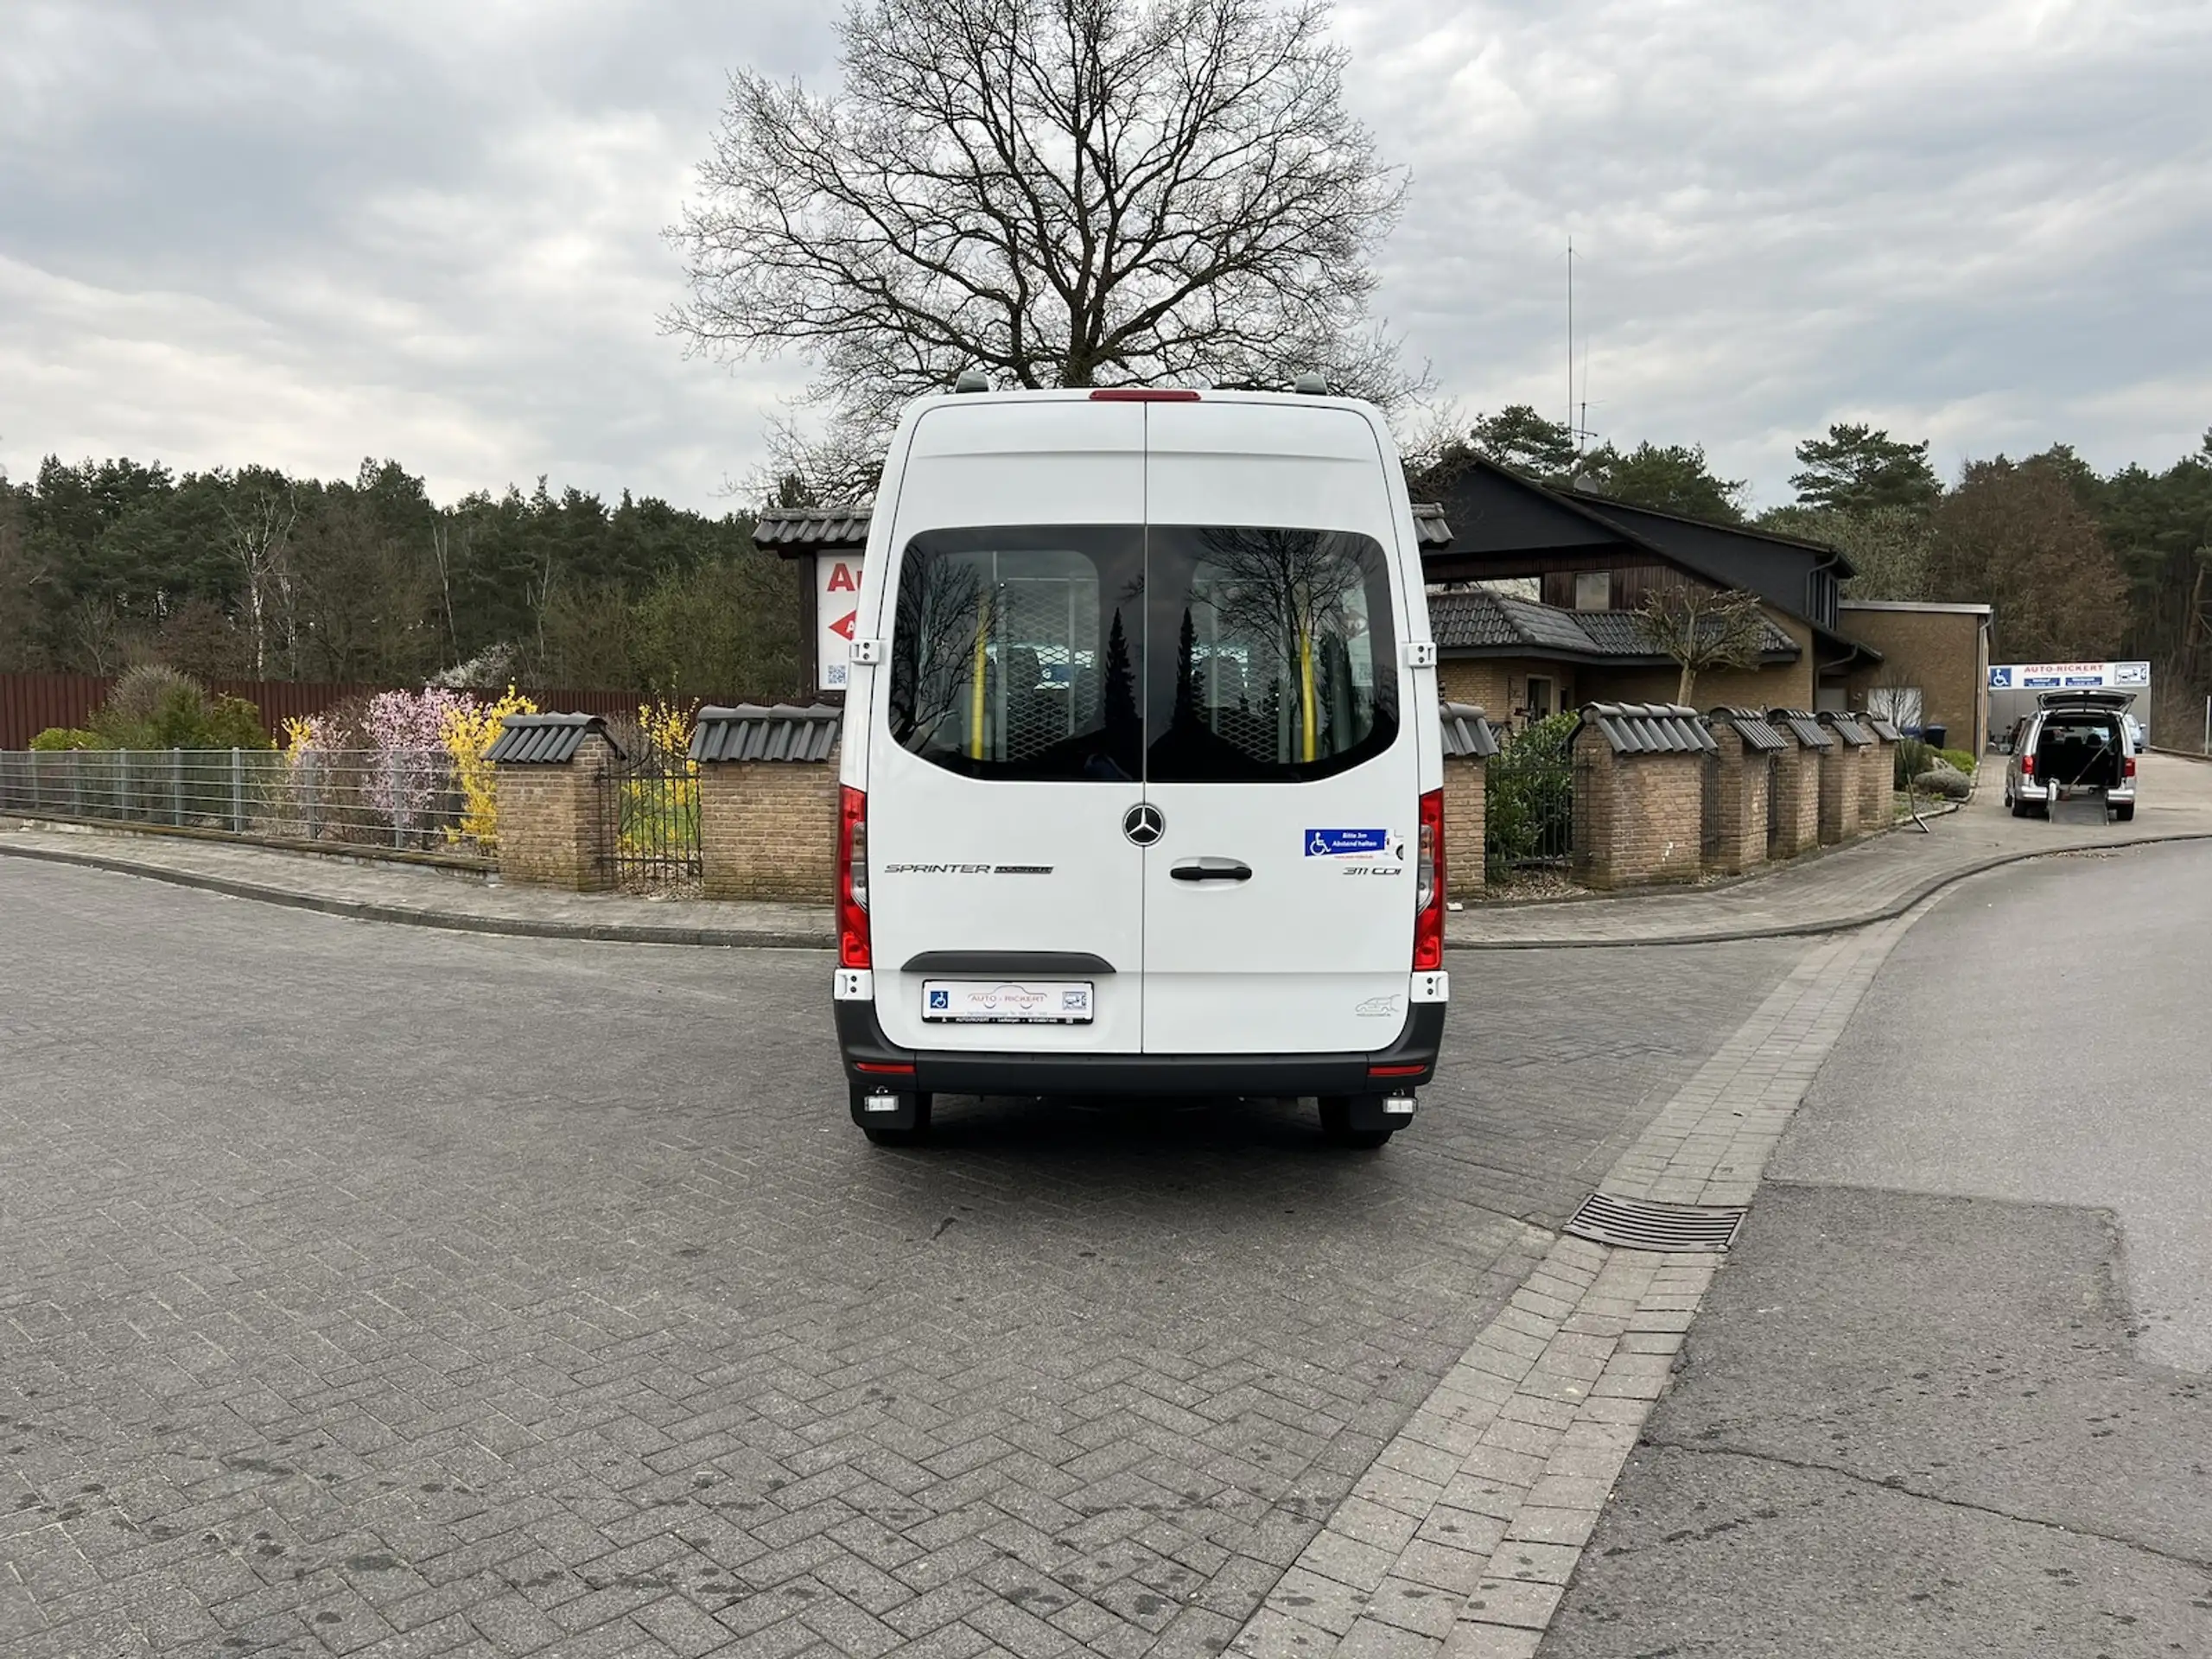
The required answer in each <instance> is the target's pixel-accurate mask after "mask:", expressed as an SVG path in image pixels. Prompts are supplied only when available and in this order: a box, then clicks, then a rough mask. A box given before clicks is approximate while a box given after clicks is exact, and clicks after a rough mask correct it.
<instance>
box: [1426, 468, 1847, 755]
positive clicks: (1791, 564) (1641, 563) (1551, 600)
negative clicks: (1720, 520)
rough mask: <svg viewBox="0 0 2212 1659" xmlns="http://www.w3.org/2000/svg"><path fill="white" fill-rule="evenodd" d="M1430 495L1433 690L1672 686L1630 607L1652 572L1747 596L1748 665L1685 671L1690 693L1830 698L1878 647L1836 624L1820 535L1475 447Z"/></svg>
mask: <svg viewBox="0 0 2212 1659" xmlns="http://www.w3.org/2000/svg"><path fill="white" fill-rule="evenodd" d="M1439 495H1440V499H1439V500H1438V502H1437V503H1436V506H1437V509H1438V511H1439V513H1440V517H1441V518H1442V520H1443V522H1444V523H1445V524H1446V525H1447V526H1448V528H1449V531H1450V539H1449V540H1448V541H1446V542H1444V543H1441V544H1437V543H1428V544H1427V545H1425V546H1424V547H1423V549H1422V556H1421V558H1422V564H1423V567H1424V569H1426V570H1427V575H1428V578H1429V614H1430V617H1431V619H1432V620H1433V622H1434V624H1435V626H1436V629H1437V639H1438V644H1439V654H1440V657H1441V658H1442V659H1443V677H1444V684H1445V690H1446V696H1450V697H1452V698H1455V699H1458V700H1460V701H1464V702H1479V703H1481V704H1482V705H1483V706H1484V708H1486V709H1490V710H1491V711H1492V713H1493V715H1497V716H1500V717H1501V718H1502V719H1503V721H1505V722H1506V723H1510V724H1511V725H1515V726H1518V725H1520V724H1522V723H1523V722H1524V721H1527V720H1529V719H1532V718H1538V717H1541V715H1545V714H1548V713H1552V712H1555V711H1557V710H1559V709H1568V708H1574V707H1577V706H1579V705H1580V704H1582V703H1585V702H1672V701H1674V699H1675V694H1676V692H1677V691H1678V690H1679V689H1680V670H1679V669H1678V668H1677V666H1676V665H1675V663H1674V662H1673V661H1672V660H1671V659H1670V658H1668V657H1667V656H1666V655H1665V654H1664V653H1663V652H1659V651H1657V650H1656V648H1655V647H1654V645H1652V643H1651V641H1650V639H1649V637H1648V635H1647V633H1646V631H1645V628H1644V624H1643V618H1642V616H1641V615H1639V614H1638V608H1637V607H1640V606H1641V605H1642V604H1643V601H1644V600H1645V599H1646V598H1647V597H1648V596H1649V594H1652V593H1653V592H1654V591H1656V590H1658V589H1661V588H1672V587H1694V588H1706V589H1709V590H1713V591H1719V590H1722V589H1730V588H1732V589H1739V590H1743V591H1746V592H1750V593H1752V594H1757V595H1758V599H1759V606H1760V610H1761V613H1762V618H1763V625H1764V635H1765V637H1764V641H1763V643H1762V648H1761V650H1760V652H1759V662H1758V666H1757V667H1755V668H1745V669H1709V670H1707V671H1704V672H1703V673H1700V675H1699V676H1698V678H1697V683H1696V686H1695V687H1694V692H1693V696H1694V700H1695V701H1696V702H1697V703H1698V704H1699V705H1700V707H1707V706H1710V705H1713V704H1715V703H1740V704H1745V705H1749V706H1752V707H1757V708H1773V707H1777V706H1780V707H1789V708H1805V709H1815V708H1834V709H1841V708H1843V707H1844V706H1845V699H1846V697H1847V692H1848V689H1849V686H1850V684H1851V681H1852V677H1853V675H1854V674H1856V675H1858V676H1859V677H1860V678H1861V679H1863V678H1864V677H1866V673H1867V672H1868V671H1871V670H1872V667H1873V666H1874V665H1875V664H1878V663H1879V662H1880V661H1881V653H1880V652H1878V651H1876V650H1874V649H1872V647H1871V646H1868V645H1865V644H1863V643H1862V642H1860V641H1859V640H1856V639H1852V638H1850V637H1849V636H1848V635H1846V634H1845V633H1843V632H1841V631H1840V628H1839V626H1838V620H1839V607H1838V591H1839V584H1840V582H1842V581H1843V580H1844V579H1845V578H1847V577H1848V576H1850V575H1853V569H1852V566H1851V563H1850V561H1849V560H1848V559H1847V558H1846V557H1845V556H1843V555H1842V554H1841V553H1840V552H1838V551H1836V550H1834V549H1833V548H1829V547H1824V546H1821V544H1819V543H1814V542H1806V541H1801V540H1799V539H1797V538H1796V537H1789V536H1780V535H1776V534H1774V533H1772V532H1770V531H1762V530H1755V529H1752V528H1751V527H1750V526H1748V525H1741V524H1711V523H1707V522H1706V521H1704V520H1701V519H1696V518H1686V517H1684V516H1682V515H1681V514H1679V513H1670V512H1655V511H1653V510H1652V509H1650V508H1648V507H1635V506H1629V505H1624V504H1623V503H1621V502H1618V501H1612V500H1610V499H1606V498H1605V497H1603V496H1599V495H1592V494H1587V493H1583V492H1581V491H1579V490H1576V491H1568V490H1560V489H1554V488H1551V487H1549V486H1546V485H1542V484H1539V483H1537V482H1535V480H1531V479H1527V478H1523V477H1522V476H1521V475H1520V474H1517V473H1515V472H1512V471H1510V469H1508V468H1506V467H1500V466H1497V465H1496V464H1494V463H1492V462H1491V461H1483V460H1480V459H1472V460H1470V461H1468V462H1467V463H1466V464H1465V466H1464V467H1462V468H1461V469H1460V470H1459V472H1458V474H1456V475H1455V476H1454V477H1452V479H1451V480H1448V481H1447V482H1446V484H1445V485H1443V486H1442V487H1441V488H1440V491H1439ZM1476 595H1484V596H1485V597H1483V598H1476V597H1475V596H1476ZM1447 618H1449V619H1451V620H1450V623H1449V626H1450V638H1451V640H1452V643H1449V644H1447V643H1446V619H1447Z"/></svg>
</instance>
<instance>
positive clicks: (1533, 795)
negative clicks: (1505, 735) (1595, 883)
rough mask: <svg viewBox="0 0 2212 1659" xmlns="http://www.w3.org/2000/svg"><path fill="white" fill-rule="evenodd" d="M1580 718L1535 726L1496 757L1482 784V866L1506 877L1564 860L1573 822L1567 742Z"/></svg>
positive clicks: (1562, 716) (1566, 717)
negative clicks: (1521, 868)
mask: <svg viewBox="0 0 2212 1659" xmlns="http://www.w3.org/2000/svg"><path fill="white" fill-rule="evenodd" d="M1579 723H1580V716H1579V715H1575V714H1573V713H1572V712H1569V713H1566V714H1558V715H1552V716H1551V717H1550V718H1549V719H1548V720H1539V721H1532V722H1531V723H1530V724H1529V725H1528V726H1526V727H1524V728H1522V731H1521V733H1520V734H1519V735H1518V736H1516V737H1515V738H1513V739H1512V740H1511V741H1510V742H1507V743H1506V744H1504V745H1503V747H1500V749H1499V750H1498V752H1497V753H1496V754H1495V755H1493V756H1491V760H1490V764H1489V766H1487V767H1486V768H1485V770H1484V778H1483V795H1484V802H1483V861H1484V863H1485V864H1486V865H1488V866H1489V868H1490V869H1491V871H1492V872H1493V873H1499V874H1502V873H1503V872H1504V871H1506V870H1509V869H1511V868H1513V867H1514V866H1516V865H1518V864H1525V863H1527V862H1529V861H1530V860H1532V859H1535V858H1539V857H1544V856H1553V857H1558V856H1563V855H1565V854H1566V852H1567V839H1568V824H1569V822H1570V820H1571V819H1572V817H1573V809H1574V782H1573V772H1572V771H1571V770H1570V766H1569V760H1568V756H1567V740H1568V739H1569V738H1571V737H1572V736H1573V734H1574V728H1575V727H1576V726H1577V725H1578V724H1579Z"/></svg>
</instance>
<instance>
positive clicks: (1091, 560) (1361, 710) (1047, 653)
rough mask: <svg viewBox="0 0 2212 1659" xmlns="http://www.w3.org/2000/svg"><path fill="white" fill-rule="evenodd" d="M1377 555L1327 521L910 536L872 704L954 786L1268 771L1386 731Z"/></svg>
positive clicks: (1341, 753)
mask: <svg viewBox="0 0 2212 1659" xmlns="http://www.w3.org/2000/svg"><path fill="white" fill-rule="evenodd" d="M1397 683H1398V675H1397V645H1396V636H1395V630H1394V629H1393V627H1392V626H1391V620H1390V588H1389V566H1388V563H1387V562H1386V560H1385V558H1384V556H1383V550H1382V548H1381V547H1380V546H1379V545H1378V544H1377V543H1376V542H1375V541H1373V540H1372V539H1371V538H1370V537H1364V536H1359V535H1353V534H1350V533H1347V532H1343V531H1319V530H1297V529H1274V528H1254V527H1249V526H1234V525H1231V526H1221V525H1183V524H1169V525H1161V524H1154V525H1153V526H1151V527H1150V528H1149V530H1148V531H1147V529H1146V528H1144V527H1142V526H1139V525H1134V524H1131V525H1057V526H1056V525H1019V526H998V527H987V528H976V529H958V530H938V531H926V532H925V533H924V534H921V535H918V536H917V537H914V538H913V539H912V541H911V542H909V543H907V545H906V550H905V551H904V553H903V554H902V556H901V558H900V562H899V591H898V596H897V600H896V603H895V606H894V613H893V631H892V639H891V675H890V690H889V696H888V707H887V715H888V719H889V722H890V728H891V735H892V737H893V740H894V741H897V742H898V743H899V745H900V746H901V747H904V748H906V749H907V750H909V751H911V752H912V753H915V754H917V755H919V756H920V757H921V758H922V759H924V760H928V761H930V762H931V763H932V764H934V765H937V766H944V767H945V768H947V769H948V770H950V771H953V772H963V773H965V774H967V775H968V776H970V777H976V778H996V779H1008V780H1034V781H1067V782H1078V781H1084V780H1095V781H1101V782H1133V781H1135V780H1137V779H1141V778H1145V777H1149V778H1151V779H1156V780H1158V781H1160V782H1164V783H1271V782H1294V781H1297V780H1299V779H1310V778H1321V777H1326V776H1328V775H1330V774H1331V773H1333V772H1342V771H1345V770H1347V769H1349V768H1351V767H1352V766H1358V765H1359V764H1361V763H1362V762H1363V761H1364V760H1368V759H1370V758H1371V757H1373V756H1375V755H1377V754H1380V753H1383V751H1384V750H1385V749H1387V748H1389V747H1390V745H1391V744H1392V743H1393V742H1395V741H1396V738H1397V732H1398V697H1397Z"/></svg>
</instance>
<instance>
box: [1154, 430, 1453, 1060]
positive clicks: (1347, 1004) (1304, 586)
mask: <svg viewBox="0 0 2212 1659" xmlns="http://www.w3.org/2000/svg"><path fill="white" fill-rule="evenodd" d="M1147 409H1148V410H1149V416H1150V419H1149V425H1148V431H1147V458H1146V489H1147V531H1146V534H1147V576H1146V580H1147V594H1148V601H1147V612H1146V614H1147V622H1148V640H1149V644H1148V648H1147V668H1146V679H1147V696H1146V707H1147V783H1146V798H1147V800H1148V801H1149V802H1150V803H1151V804H1152V805H1153V806H1154V807H1155V808H1156V809H1157V810H1158V811H1159V812H1160V816H1161V817H1162V818H1163V819H1164V821H1165V828H1164V830H1163V833H1162V835H1161V836H1160V841H1159V842H1157V844H1155V845H1154V847H1153V848H1152V849H1151V851H1150V852H1149V854H1148V855H1147V858H1146V861H1145V868H1144V890H1145V903H1144V910H1145V948H1144V968H1145V1024H1144V1046H1145V1049H1146V1051H1147V1052H1150V1053H1156V1054H1177V1053H1203V1052H1241V1053H1285V1054H1287V1053H1317V1052H1338V1053H1341V1052H1358V1051H1363V1050H1364V1051H1372V1050H1375V1049H1379V1048H1382V1047H1384V1046H1387V1045H1388V1044H1389V1043H1390V1042H1391V1041H1392V1040H1393V1039H1395V1037H1396V1036H1397V1035H1398V1033H1399V1030H1400V1028H1401V1027H1402V1025H1403V1024H1404V1021H1405V1020H1406V1017H1407V1013H1408V1007H1407V999H1408V985H1409V976H1410V970H1411V963H1412V950H1413V926H1414V887H1415V874H1414V857H1415V851H1416V847H1417V837H1418V834H1419V826H1418V823H1417V817H1418V813H1419V803H1420V789H1421V785H1420V774H1419V769H1418V760H1417V755H1418V747H1417V744H1416V741H1415V737H1414V718H1413V709H1412V704H1411V696H1410V694H1411V671H1409V670H1407V669H1405V668H1404V667H1402V653H1401V652H1400V650H1399V648H1398V642H1399V641H1400V640H1402V639H1406V638H1408V634H1409V629H1408V621H1407V613H1406V604H1407V600H1406V595H1405V593H1404V591H1403V584H1402V581H1401V580H1400V579H1399V575H1398V573H1399V570H1400V568H1401V557H1400V550H1399V548H1398V545H1397V530H1396V512H1395V497H1394V493H1393V491H1392V489H1391V487H1390V484H1391V479H1392V477H1393V472H1392V469H1391V468H1390V467H1389V464H1388V462H1387V461H1386V459H1385V457H1384V455H1383V453H1382V451H1381V448H1380V446H1379V445H1378V443H1377V442H1376V436H1375V434H1374V431H1373V429H1371V428H1370V426H1369V425H1368V423H1367V422H1366V420H1365V419H1364V418H1363V416H1361V415H1359V414H1358V413H1357V411H1355V410H1346V409H1342V408H1334V407H1331V406H1328V405H1305V404H1239V403H1236V402H1234V401H1231V400H1228V399H1221V400H1208V401H1206V402H1202V403H1196V404H1172V403H1154V404H1149V405H1147Z"/></svg>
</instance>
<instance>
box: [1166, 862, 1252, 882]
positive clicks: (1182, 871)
mask: <svg viewBox="0 0 2212 1659" xmlns="http://www.w3.org/2000/svg"><path fill="white" fill-rule="evenodd" d="M1167 874H1169V875H1170V876H1172V877H1173V878H1174V879H1175V880H1178V881H1249V880H1251V879H1252V867H1251V866H1250V865H1249V864H1247V863H1245V862H1244V861H1243V860H1242V859H1237V858H1186V859H1185V860H1184V861H1182V862H1181V863H1179V864H1173V865H1170V866H1169V867H1168V870H1167Z"/></svg>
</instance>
